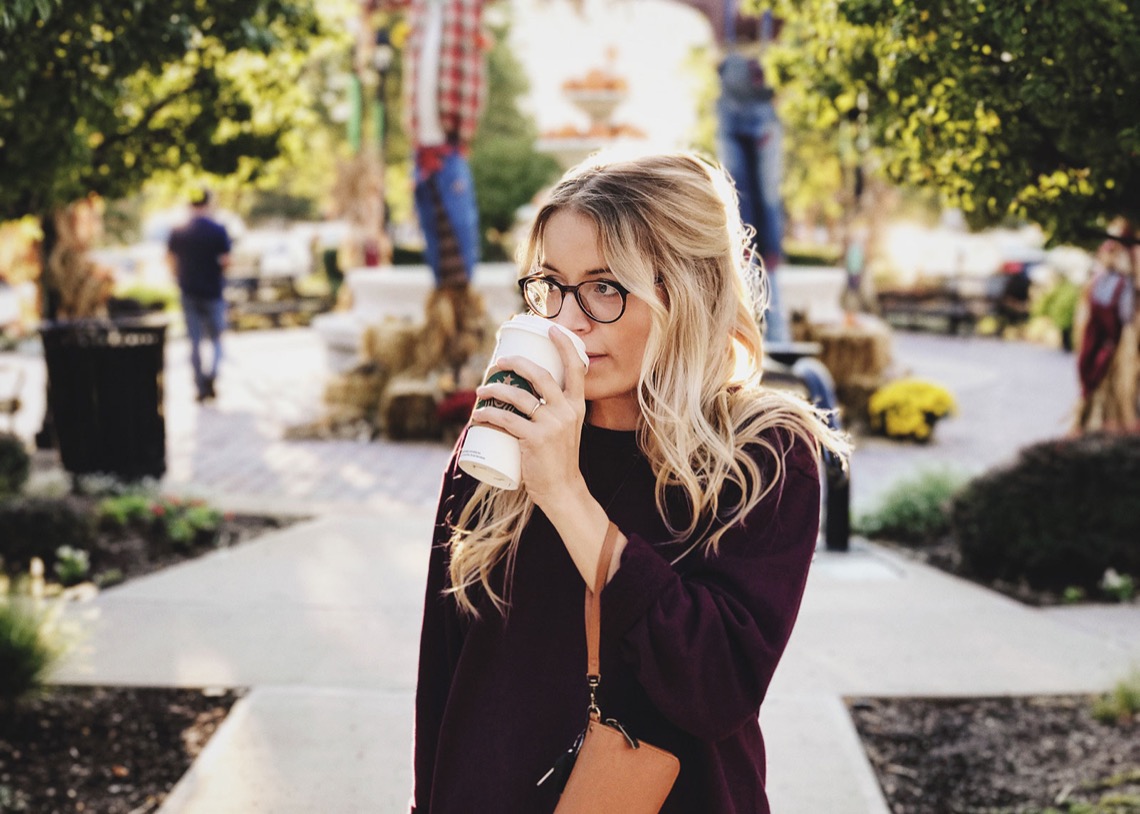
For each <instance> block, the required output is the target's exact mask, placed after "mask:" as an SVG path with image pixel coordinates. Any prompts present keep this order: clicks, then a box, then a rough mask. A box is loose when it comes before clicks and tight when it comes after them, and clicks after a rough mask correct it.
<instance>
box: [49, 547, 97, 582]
mask: <svg viewBox="0 0 1140 814" xmlns="http://www.w3.org/2000/svg"><path fill="white" fill-rule="evenodd" d="M90 572H91V556H90V555H89V554H88V553H87V552H86V551H84V550H83V549H81V548H72V547H71V546H69V545H62V546H60V547H59V548H57V549H56V551H55V575H56V576H57V577H59V581H60V584H62V585H64V586H65V587H66V586H70V585H78V584H79V583H80V582H83V580H85V579H87V575H88V574H89V573H90Z"/></svg>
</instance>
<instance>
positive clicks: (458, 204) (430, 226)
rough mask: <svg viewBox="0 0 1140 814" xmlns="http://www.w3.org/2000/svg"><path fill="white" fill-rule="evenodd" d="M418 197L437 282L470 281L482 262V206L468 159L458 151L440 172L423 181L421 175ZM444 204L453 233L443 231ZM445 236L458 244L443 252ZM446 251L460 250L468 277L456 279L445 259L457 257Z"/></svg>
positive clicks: (418, 212)
mask: <svg viewBox="0 0 1140 814" xmlns="http://www.w3.org/2000/svg"><path fill="white" fill-rule="evenodd" d="M417 175H418V173H417ZM415 198H416V215H417V216H418V217H419V220H420V228H421V229H422V230H423V233H424V241H425V243H426V246H425V248H424V255H425V259H426V260H427V263H428V265H429V266H431V270H432V274H434V275H435V284H436V285H437V286H439V285H441V284H444V283H447V284H456V283H461V282H465V281H468V280H470V279H471V275H472V274H473V273H474V271H475V264H476V263H478V262H479V209H478V207H477V206H476V203H475V179H474V178H473V177H472V176H471V167H470V166H468V164H467V160H466V159H465V158H464V157H463V156H462V155H460V154H459V153H458V152H453V153H451V154H449V155H447V156H445V157H444V159H443V166H442V167H441V168H440V169H439V170H438V171H437V172H433V173H432V174H431V175H429V176H428V177H426V178H424V179H422V180H420V179H419V178H418V177H417V180H416V189H415ZM441 205H442V211H443V213H444V214H445V215H446V217H447V223H448V225H450V232H451V234H450V235H449V236H445V235H441V234H440V223H439V208H440V206H441ZM445 237H449V238H452V239H454V241H455V243H454V245H451V246H443V247H442V249H443V250H442V251H441V244H442V243H444V238H445ZM445 252H458V255H459V260H460V261H461V263H462V265H463V272H464V273H465V275H466V280H458V279H455V277H457V274H456V272H455V270H453V269H450V268H448V269H445V268H444V267H443V266H444V261H451V260H453V258H448V257H445V256H444V253H445ZM448 265H449V266H450V265H451V262H449V263H448Z"/></svg>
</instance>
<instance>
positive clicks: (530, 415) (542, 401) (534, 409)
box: [526, 397, 546, 421]
mask: <svg viewBox="0 0 1140 814" xmlns="http://www.w3.org/2000/svg"><path fill="white" fill-rule="evenodd" d="M544 404H546V399H544V398H541V397H540V398H539V399H538V401H537V402H535V404H534V407H532V408H531V411H530V412H529V413H527V414H526V417H527V420H528V421H529V420H530V419H532V418H534V414H535V413H537V412H538V408H539V407H541V406H542V405H544Z"/></svg>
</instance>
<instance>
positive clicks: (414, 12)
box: [404, 0, 487, 146]
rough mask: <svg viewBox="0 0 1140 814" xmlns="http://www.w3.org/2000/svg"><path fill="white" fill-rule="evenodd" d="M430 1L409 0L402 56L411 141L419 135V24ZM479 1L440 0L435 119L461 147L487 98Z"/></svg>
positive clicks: (421, 42) (421, 32) (421, 37)
mask: <svg viewBox="0 0 1140 814" xmlns="http://www.w3.org/2000/svg"><path fill="white" fill-rule="evenodd" d="M428 2H429V0H411V4H410V5H411V8H410V10H409V19H410V22H411V25H412V32H411V35H410V36H409V37H408V45H407V51H406V53H405V57H404V70H405V71H406V77H405V81H404V88H405V92H406V98H407V104H406V105H405V107H406V108H407V110H408V115H409V116H410V118H411V130H410V132H411V133H412V138H413V140H414V139H415V138H417V137H418V135H419V121H418V120H417V115H416V99H415V94H416V92H417V91H416V87H417V85H416V73H417V71H418V70H419V62H420V52H421V50H422V49H423V45H424V29H423V24H424V20H425V18H426V14H427V9H426V6H427V3H428ZM483 5H484V0H443V32H442V38H441V41H440V52H439V123H440V125H441V126H442V127H443V132H444V134H445V135H446V136H447V138H448V140H449V141H452V142H456V141H457V142H458V144H460V145H463V146H466V145H467V144H470V143H471V139H472V138H474V137H475V129H476V128H477V127H478V125H479V116H480V114H481V113H482V112H483V103H484V101H485V100H486V96H487V69H486V64H485V60H484V58H483V51H484V46H485V41H484V38H483V30H482V18H483Z"/></svg>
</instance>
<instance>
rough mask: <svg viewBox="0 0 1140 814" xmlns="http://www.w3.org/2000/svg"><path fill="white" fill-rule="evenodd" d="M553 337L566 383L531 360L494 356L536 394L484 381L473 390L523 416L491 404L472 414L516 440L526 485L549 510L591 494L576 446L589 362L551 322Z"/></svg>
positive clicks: (500, 367)
mask: <svg viewBox="0 0 1140 814" xmlns="http://www.w3.org/2000/svg"><path fill="white" fill-rule="evenodd" d="M550 338H551V340H552V341H553V342H554V345H555V347H556V348H557V349H558V354H559V356H561V357H562V367H563V369H564V370H565V379H566V384H565V386H564V387H559V386H558V383H557V382H556V381H555V380H554V377H553V376H551V375H550V373H548V372H547V371H546V370H544V369H543V368H542V367H540V366H539V365H537V364H535V363H534V362H532V361H530V360H529V359H524V358H521V357H518V356H507V357H503V358H502V359H499V360H497V361H496V363H495V369H496V370H511V371H514V372H515V373H518V374H519V375H520V376H521V377H522V378H524V379H526V380H527V381H528V382H530V384H531V386H532V387H533V388H534V391H535V393H537V394H538V395H531V394H530V393H528V392H527V391H526V390H523V389H522V388H520V387H513V386H511V385H509V384H503V383H496V384H489V385H483V386H482V387H480V388H478V389H477V390H476V391H475V394H476V396H477V397H478V398H479V399H480V400H484V399H496V400H498V401H501V402H506V403H507V404H510V405H512V406H513V407H515V408H516V409H518V411H519V412H520V413H522V415H516V414H514V413H513V412H511V411H510V410H504V409H501V408H499V407H491V406H487V407H481V408H479V409H478V410H476V411H475V412H474V413H473V414H472V416H471V420H472V422H473V423H475V424H484V425H488V426H492V427H497V428H499V429H501V430H503V431H505V432H507V433H510V434H511V435H513V436H514V437H515V438H517V439H518V441H519V448H520V450H521V451H522V483H523V487H524V488H525V489H526V490H527V492H528V493H529V494H530V497H531V499H532V500H533V501H534V502H535V505H537V506H538V507H539V508H540V509H542V510H543V512H545V513H547V514H550V513H551V511H552V510H554V509H555V508H556V505H557V504H558V503H559V502H561V501H565V500H567V499H571V500H572V499H574V498H576V497H581V494H582V493H585V495H586V496H587V497H588V496H589V492H588V490H587V489H586V483H585V481H584V480H583V479H582V473H581V471H580V470H579V468H578V445H579V442H580V440H581V435H582V422H583V421H584V420H585V417H586V401H585V397H584V393H585V381H586V367H585V365H583V364H582V360H581V358H580V357H579V356H578V354H577V352H576V351H575V350H574V345H573V343H572V342H571V341H570V338H569V337H567V336H566V335H565V334H564V333H563V331H562V330H561V329H558V328H554V327H553V326H552V327H551V330H550ZM540 399H541V401H540ZM527 416H530V418H527Z"/></svg>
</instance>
